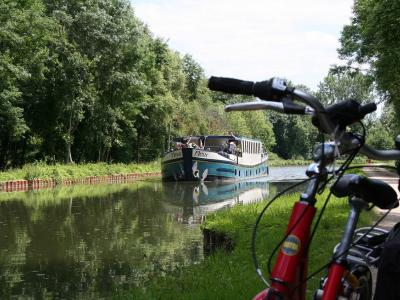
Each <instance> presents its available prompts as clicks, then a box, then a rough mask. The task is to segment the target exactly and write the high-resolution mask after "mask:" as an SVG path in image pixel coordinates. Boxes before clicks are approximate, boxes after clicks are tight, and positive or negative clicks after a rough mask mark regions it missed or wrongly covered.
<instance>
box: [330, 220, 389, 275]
mask: <svg viewBox="0 0 400 300" xmlns="http://www.w3.org/2000/svg"><path fill="white" fill-rule="evenodd" d="M369 230H371V227H362V228H359V229H357V230H356V231H355V233H354V238H353V242H356V244H355V245H354V246H352V247H351V248H350V250H349V253H348V254H347V257H346V259H347V261H348V262H349V263H350V264H351V263H354V264H360V265H364V266H375V267H376V265H377V263H378V260H379V258H380V254H381V252H382V246H383V243H384V242H385V240H386V237H387V236H388V233H389V232H388V231H387V230H385V229H382V228H378V227H376V228H374V229H372V230H371V231H370V232H369V233H368V234H367V235H366V236H365V237H363V238H362V239H361V240H359V239H360V238H361V237H362V236H363V235H364V234H365V233H366V232H368V231H369ZM339 245H340V244H337V245H336V246H335V249H334V253H335V251H336V249H337V247H338V246H339Z"/></svg>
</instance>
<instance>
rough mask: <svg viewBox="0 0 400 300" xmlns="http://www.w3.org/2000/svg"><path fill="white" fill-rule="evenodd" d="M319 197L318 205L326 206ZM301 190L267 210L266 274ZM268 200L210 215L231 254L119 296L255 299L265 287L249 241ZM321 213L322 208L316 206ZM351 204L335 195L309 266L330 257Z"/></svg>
mask: <svg viewBox="0 0 400 300" xmlns="http://www.w3.org/2000/svg"><path fill="white" fill-rule="evenodd" d="M325 197H326V193H325V194H323V195H322V196H320V197H319V201H318V207H319V208H321V206H322V202H323V201H322V199H325ZM297 199H298V195H295V194H292V195H287V196H284V197H282V198H280V200H278V201H277V202H276V203H274V204H273V205H272V206H271V208H270V209H269V210H267V212H266V214H265V217H264V218H263V220H262V222H261V224H260V227H259V232H258V240H257V255H258V259H259V261H260V263H261V266H262V269H263V270H264V273H265V274H266V276H268V275H267V271H266V270H267V266H266V262H267V260H268V257H269V255H270V253H271V251H272V250H273V248H274V247H275V246H276V245H277V243H278V242H279V241H280V239H281V238H282V232H284V229H285V227H286V224H287V221H288V218H289V214H290V211H291V209H290V208H291V207H292V205H293V203H294V201H296V200H297ZM265 204H266V202H265V201H264V202H259V203H256V204H251V205H246V206H235V207H233V208H231V209H229V210H226V211H219V212H217V213H215V214H213V215H210V216H207V220H206V223H205V224H204V227H205V228H207V229H210V230H213V231H216V232H219V233H224V234H228V235H229V236H230V237H231V238H232V239H233V243H234V249H233V251H232V252H231V253H225V252H223V251H218V252H217V253H216V254H214V255H212V256H210V257H207V258H206V259H205V260H204V262H202V263H200V264H198V265H194V266H191V267H189V268H182V269H179V270H177V271H175V272H174V273H172V274H171V275H168V276H166V277H161V276H156V277H155V278H153V279H152V280H151V281H149V282H147V283H146V284H145V285H144V287H142V288H137V289H135V290H132V291H130V292H129V293H122V292H121V293H120V294H118V296H117V297H116V298H117V299H161V298H166V299H251V298H252V297H253V296H254V295H255V294H257V293H258V292H259V291H261V290H262V289H263V288H264V287H263V285H262V283H261V282H260V280H259V278H258V277H257V275H256V272H255V270H254V266H253V263H252V259H251V253H250V240H251V234H252V229H253V225H254V222H255V220H256V217H257V215H258V214H259V212H260V211H261V210H262V208H263V207H264V206H265ZM317 212H318V211H317ZM348 212H349V206H348V204H347V200H346V199H345V198H342V199H338V198H336V197H332V199H331V200H330V202H329V204H328V206H327V209H326V211H325V214H324V216H323V218H322V220H321V223H320V225H319V229H318V231H317V233H316V235H315V237H314V241H313V243H312V246H311V250H310V251H311V252H310V268H309V270H310V271H311V272H312V271H315V270H316V269H318V268H319V267H321V266H323V265H324V264H326V263H327V262H329V258H330V257H331V255H332V249H333V247H334V246H335V245H336V243H337V242H338V241H339V239H340V237H341V234H342V228H343V226H344V224H345V222H346V219H347V214H348ZM373 217H374V215H373V213H372V212H369V213H363V214H362V218H361V221H360V224H359V225H360V226H361V225H367V224H369V223H370V222H371V221H372V219H373ZM320 276H321V274H318V275H316V276H314V277H313V278H312V280H311V281H310V282H309V287H308V297H307V299H308V298H310V297H311V291H312V290H313V289H314V288H315V287H316V286H317V285H318V283H319V278H320Z"/></svg>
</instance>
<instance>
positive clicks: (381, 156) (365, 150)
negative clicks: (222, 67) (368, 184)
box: [208, 77, 400, 160]
mask: <svg viewBox="0 0 400 300" xmlns="http://www.w3.org/2000/svg"><path fill="white" fill-rule="evenodd" d="M208 87H209V88H210V89H211V90H213V91H220V92H225V93H231V94H241V95H252V96H256V97H258V98H260V99H263V100H271V101H253V102H244V103H236V104H230V105H226V106H225V111H243V110H260V109H271V110H274V111H278V112H281V113H286V114H313V124H314V125H315V126H317V127H318V128H319V129H320V130H321V131H322V132H324V133H327V134H337V133H338V132H337V131H338V130H339V131H342V133H341V136H340V140H341V141H344V142H346V143H348V144H355V143H356V144H359V143H360V141H359V139H355V138H354V136H351V135H348V134H346V133H345V132H344V133H343V131H344V130H345V127H346V126H347V125H350V124H352V123H354V122H357V121H359V120H361V119H362V118H363V117H365V115H367V114H369V113H371V112H373V111H375V110H376V104H375V103H368V104H365V105H360V104H359V103H358V102H356V101H354V100H346V101H343V102H339V103H336V104H334V105H331V106H329V107H327V108H325V107H324V106H323V105H322V104H321V103H320V102H319V100H318V99H317V98H315V97H314V96H312V95H309V94H307V93H305V92H303V91H301V90H298V89H294V88H290V87H288V86H287V84H286V82H285V81H284V80H282V79H278V78H271V79H270V80H266V81H260V82H252V81H244V80H238V79H233V78H224V77H211V78H210V79H209V82H208ZM290 98H295V99H296V100H298V101H300V102H303V103H304V104H306V105H307V106H305V107H304V106H301V105H298V104H295V103H294V102H293V101H292V100H290ZM279 102H280V103H279ZM360 153H362V154H364V155H365V156H367V157H368V158H371V159H377V160H400V150H377V149H374V148H372V147H371V146H369V145H366V144H364V145H363V146H362V148H361V149H360Z"/></svg>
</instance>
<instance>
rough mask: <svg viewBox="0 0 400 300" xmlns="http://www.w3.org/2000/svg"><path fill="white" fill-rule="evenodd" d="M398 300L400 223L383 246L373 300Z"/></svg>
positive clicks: (399, 282) (399, 293)
mask: <svg viewBox="0 0 400 300" xmlns="http://www.w3.org/2000/svg"><path fill="white" fill-rule="evenodd" d="M399 299H400V222H399V223H397V224H396V225H395V226H394V227H393V228H392V230H391V231H390V232H389V235H388V237H387V239H386V241H385V243H384V245H383V250H382V255H381V258H380V261H379V264H378V276H377V281H376V289H375V297H374V300H399Z"/></svg>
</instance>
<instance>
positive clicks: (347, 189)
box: [331, 174, 399, 209]
mask: <svg viewBox="0 0 400 300" xmlns="http://www.w3.org/2000/svg"><path fill="white" fill-rule="evenodd" d="M331 191H332V193H333V194H334V195H335V196H336V197H346V196H357V197H359V198H361V199H363V200H364V201H366V202H368V203H372V204H374V205H376V206H378V207H379V208H381V209H391V208H395V207H397V206H399V200H397V193H396V191H395V190H394V189H393V188H392V187H391V186H390V185H389V184H387V183H385V182H383V181H382V180H378V179H370V178H367V177H365V176H361V175H356V174H346V175H344V176H343V177H342V178H340V179H339V180H338V181H337V182H336V183H335V184H334V185H333V186H332V187H331Z"/></svg>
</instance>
